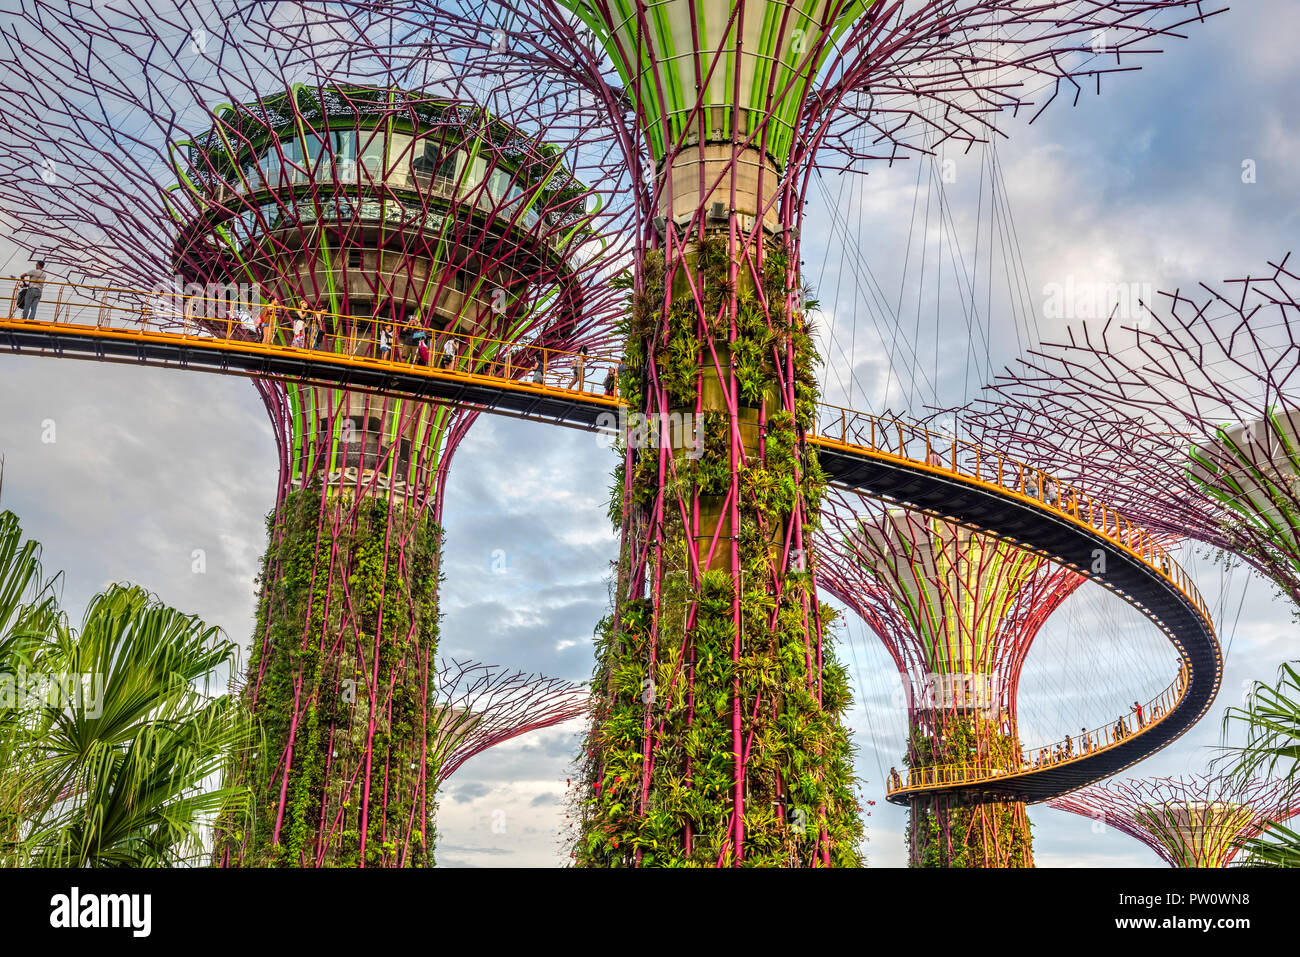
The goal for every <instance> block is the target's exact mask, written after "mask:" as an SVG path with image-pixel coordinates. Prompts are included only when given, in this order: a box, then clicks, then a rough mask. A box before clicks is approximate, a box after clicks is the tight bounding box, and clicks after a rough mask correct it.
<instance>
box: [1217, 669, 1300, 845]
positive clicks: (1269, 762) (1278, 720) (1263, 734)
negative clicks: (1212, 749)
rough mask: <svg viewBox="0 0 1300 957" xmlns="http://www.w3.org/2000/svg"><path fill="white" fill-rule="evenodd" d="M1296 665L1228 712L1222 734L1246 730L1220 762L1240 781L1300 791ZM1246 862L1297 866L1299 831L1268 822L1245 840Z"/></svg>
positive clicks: (1299, 704)
mask: <svg viewBox="0 0 1300 957" xmlns="http://www.w3.org/2000/svg"><path fill="white" fill-rule="evenodd" d="M1298 666H1300V662H1289V663H1287V664H1283V665H1282V667H1281V668H1279V669H1278V676H1277V681H1276V683H1274V684H1271V685H1270V684H1267V683H1265V682H1263V681H1257V682H1255V684H1254V686H1253V688H1252V689H1251V692H1250V695H1249V697H1248V699H1247V702H1246V704H1245V706H1244V707H1240V708H1229V709H1228V710H1227V713H1226V714H1225V715H1224V730H1225V732H1226V731H1228V730H1229V729H1231V728H1234V727H1237V728H1241V729H1243V730H1244V731H1245V735H1246V741H1245V743H1244V744H1242V745H1240V746H1237V747H1231V748H1228V749H1226V752H1227V753H1226V754H1224V755H1223V756H1222V757H1221V758H1220V759H1219V763H1221V764H1226V765H1227V770H1228V771H1229V773H1231V774H1232V775H1233V776H1234V777H1236V778H1239V779H1240V780H1242V781H1249V780H1251V779H1253V778H1259V777H1281V778H1285V779H1286V780H1287V781H1288V782H1290V783H1292V784H1293V785H1294V786H1295V788H1296V790H1297V791H1300V671H1298V670H1297V667H1298ZM1243 847H1244V848H1245V850H1247V851H1249V852H1250V856H1249V858H1248V859H1247V860H1246V861H1245V863H1246V864H1248V865H1254V866H1257V867H1300V832H1298V831H1297V830H1296V829H1295V828H1293V827H1288V826H1287V825H1286V824H1285V823H1283V822H1282V821H1271V822H1268V825H1267V828H1266V830H1265V833H1264V834H1263V835H1262V836H1261V837H1257V838H1253V839H1250V840H1247V841H1246V842H1245V843H1244V844H1243Z"/></svg>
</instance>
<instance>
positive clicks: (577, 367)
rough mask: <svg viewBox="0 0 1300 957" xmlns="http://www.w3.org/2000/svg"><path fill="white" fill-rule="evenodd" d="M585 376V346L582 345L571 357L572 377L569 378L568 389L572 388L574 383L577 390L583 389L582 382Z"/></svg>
mask: <svg viewBox="0 0 1300 957" xmlns="http://www.w3.org/2000/svg"><path fill="white" fill-rule="evenodd" d="M586 378H587V347H586V346H583V347H582V348H581V349H579V350H578V354H577V355H576V356H575V357H574V359H573V378H571V379H570V380H569V389H570V390H572V389H573V387H574V386H575V385H576V386H577V387H578V391H579V392H581V391H582V390H583V384H584V382H585V381H586Z"/></svg>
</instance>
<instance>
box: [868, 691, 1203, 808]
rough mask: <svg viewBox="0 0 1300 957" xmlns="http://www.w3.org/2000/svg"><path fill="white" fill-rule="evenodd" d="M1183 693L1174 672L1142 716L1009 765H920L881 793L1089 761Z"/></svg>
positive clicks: (1164, 712) (1031, 752)
mask: <svg viewBox="0 0 1300 957" xmlns="http://www.w3.org/2000/svg"><path fill="white" fill-rule="evenodd" d="M1186 692H1187V676H1186V673H1185V672H1181V671H1180V672H1179V675H1178V679H1177V680H1176V681H1174V683H1173V684H1171V685H1170V686H1169V687H1168V688H1166V689H1165V690H1164V691H1162V692H1160V694H1158V695H1156V696H1155V697H1154V698H1152V699H1151V700H1150V701H1148V702H1147V703H1146V704H1145V705H1143V708H1142V718H1141V720H1139V719H1138V717H1137V714H1136V713H1135V712H1129V713H1127V714H1125V715H1123V716H1122V717H1120V718H1117V719H1116V720H1115V721H1114V722H1113V723H1112V724H1108V725H1103V726H1101V727H1099V728H1094V729H1093V730H1091V731H1085V732H1083V733H1082V734H1077V735H1070V736H1067V737H1064V738H1062V739H1061V740H1059V741H1055V742H1053V743H1052V744H1050V745H1047V746H1045V747H1041V748H1037V749H1033V748H1026V749H1025V750H1024V751H1023V752H1022V753H1021V754H1020V755H1019V756H1018V757H1019V761H1018V763H1017V764H1015V765H1014V766H1011V767H993V766H991V765H988V764H982V763H980V762H979V761H978V760H977V761H975V762H973V763H968V764H961V765H943V764H936V765H923V766H920V767H914V768H908V769H907V771H906V776H904V775H899V774H895V775H894V777H893V778H892V779H891V780H890V781H889V782H888V786H887V790H886V793H887V794H888V795H889V796H890V797H894V796H896V795H902V796H904V797H906V796H907V795H908V794H909V793H914V792H923V791H933V790H934V789H935V788H941V787H952V788H958V787H975V786H978V785H980V784H985V783H989V782H993V781H997V780H999V779H1002V778H1006V777H1009V776H1011V775H1017V774H1029V773H1033V772H1035V771H1043V770H1045V769H1047V768H1051V767H1061V766H1064V765H1068V764H1071V763H1075V762H1078V761H1081V760H1083V759H1084V758H1090V757H1094V756H1096V755H1098V754H1101V753H1102V752H1104V751H1109V750H1111V749H1113V748H1115V747H1116V746H1118V745H1120V744H1122V743H1124V742H1125V741H1128V740H1131V739H1132V737H1133V735H1135V734H1140V733H1143V732H1145V731H1149V730H1151V729H1153V728H1154V727H1155V726H1156V725H1158V724H1159V723H1160V722H1162V721H1164V720H1165V719H1166V718H1167V717H1169V714H1170V713H1171V712H1172V711H1173V709H1174V707H1175V706H1176V705H1177V704H1178V702H1179V701H1180V700H1181V699H1182V697H1183V695H1184V694H1185V693H1186Z"/></svg>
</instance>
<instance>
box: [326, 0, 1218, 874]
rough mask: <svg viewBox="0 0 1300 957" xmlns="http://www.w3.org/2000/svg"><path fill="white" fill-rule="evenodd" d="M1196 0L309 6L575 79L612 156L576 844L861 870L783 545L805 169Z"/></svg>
mask: <svg viewBox="0 0 1300 957" xmlns="http://www.w3.org/2000/svg"><path fill="white" fill-rule="evenodd" d="M1207 13H1208V11H1205V10H1204V9H1203V7H1202V6H1201V5H1200V4H1196V3H1190V2H1188V3H1184V2H1123V0H1106V2H1096V3H1085V4H1079V3H1075V2H1060V3H1050V2H1049V3H1042V2H993V0H971V2H952V0H942V2H928V3H903V2H888V0H882V2H877V3H865V2H847V0H846V2H837V0H817V2H810V3H793V2H755V3H744V4H732V3H729V2H722V0H667V2H663V3H657V4H653V5H641V4H630V3H622V2H615V0H611V2H597V0H591V2H586V0H571V2H544V3H527V4H523V3H511V2H487V3H482V4H478V3H475V4H456V3H418V2H417V3H414V4H411V5H410V6H409V7H404V8H403V9H402V10H399V11H394V10H392V9H389V8H383V9H380V10H378V11H376V9H375V7H374V5H372V4H369V3H362V2H356V3H343V4H340V5H338V6H336V7H334V8H333V12H332V13H331V14H327V16H326V19H329V17H330V16H333V17H336V18H337V21H338V24H339V26H336V29H337V30H338V31H339V32H340V33H341V32H343V30H345V29H348V28H350V24H351V23H353V22H355V21H358V20H360V21H364V22H366V23H367V24H368V28H367V29H366V31H365V33H366V34H367V36H368V37H371V38H372V39H371V42H372V43H374V44H376V45H377V46H378V47H380V48H382V47H383V45H384V43H389V44H393V43H398V44H403V43H405V44H420V43H423V42H426V40H427V37H428V36H429V35H430V34H436V35H439V36H455V37H456V40H457V43H459V44H461V45H463V46H464V47H465V48H466V49H470V50H475V49H476V50H477V54H474V55H470V56H468V57H467V60H468V61H469V62H471V63H473V64H475V65H477V66H478V68H479V69H480V70H481V71H482V75H483V76H485V77H491V78H493V81H494V82H499V83H500V84H502V85H503V86H511V85H513V84H514V83H520V84H527V85H529V86H530V87H531V86H532V85H536V84H539V83H543V82H551V83H553V84H554V85H555V86H557V87H559V88H565V87H572V88H576V89H578V90H580V91H582V93H583V95H584V96H585V97H586V98H587V101H588V102H590V103H592V104H593V105H594V106H595V107H596V108H597V109H602V110H604V111H605V113H606V117H605V120H604V123H603V124H602V128H608V129H611V130H613V131H614V138H615V141H616V142H617V143H618V145H619V147H620V149H621V150H622V151H623V153H624V157H625V161H626V163H627V166H628V168H629V169H630V170H631V176H632V179H631V185H632V194H633V195H634V196H635V198H636V200H637V203H638V207H637V211H636V214H637V218H636V234H637V236H638V237H639V240H640V243H641V245H640V248H639V249H638V251H637V254H636V263H635V279H634V299H633V306H632V310H631V315H630V317H629V321H628V332H629V338H628V355H627V366H628V369H627V374H626V375H625V376H624V377H623V379H622V386H623V390H624V393H625V394H626V395H627V396H628V398H629V401H630V402H631V403H632V404H633V407H634V409H638V410H640V414H641V415H642V416H644V420H645V422H646V423H650V424H653V425H655V426H656V427H655V428H647V429H643V430H629V431H628V432H627V439H628V440H627V441H626V443H625V447H624V460H623V464H622V467H621V469H620V472H619V475H618V482H619V485H620V486H621V488H622V496H621V498H622V501H621V503H620V507H619V508H617V509H616V517H617V520H618V524H619V526H620V530H621V534H622V541H623V546H622V553H621V559H620V570H619V580H618V583H617V593H616V599H615V607H614V609H613V614H612V615H611V617H610V619H609V620H608V621H607V622H606V623H605V624H604V625H603V626H602V628H601V629H600V645H599V662H598V667H597V672H596V685H597V689H596V690H597V694H598V699H597V703H596V705H595V708H596V713H595V717H594V721H593V726H592V730H591V733H590V735H589V737H588V742H587V745H586V748H585V753H584V773H583V775H582V776H581V777H580V788H581V790H580V792H579V793H578V794H577V795H576V803H577V806H578V816H579V818H580V821H581V827H580V836H579V838H578V842H577V847H576V848H575V857H576V858H577V860H578V862H579V863H580V864H598V865H624V864H626V865H639V864H668V863H693V864H702V865H723V866H725V865H740V864H787V865H805V866H807V865H818V866H827V865H831V864H853V863H855V862H856V861H857V849H856V845H857V840H858V835H859V833H860V830H859V825H858V824H857V823H856V821H857V809H856V808H855V807H854V806H853V800H852V794H851V790H850V788H849V783H850V780H851V773H850V770H849V767H848V745H847V740H846V736H845V734H844V731H843V729H842V728H841V727H840V721H839V719H840V714H841V712H842V710H843V708H844V707H845V705H846V704H847V682H846V679H845V677H844V674H843V670H842V669H841V668H840V667H839V666H838V665H837V664H835V660H834V655H833V653H832V650H831V645H830V641H829V636H828V635H827V634H825V632H824V627H823V625H824V622H825V618H824V612H823V609H822V606H821V604H820V602H819V601H818V599H817V592H816V585H815V582H814V581H813V580H812V578H811V575H810V569H809V567H808V565H807V563H806V561H805V558H804V555H805V554H806V550H807V549H808V548H809V547H810V545H811V541H810V540H809V535H810V533H811V531H812V528H813V527H814V526H815V525H816V523H817V516H818V511H819V502H820V498H821V494H822V486H823V484H824V481H823V477H822V475H821V474H820V471H819V469H818V467H817V465H816V462H815V459H814V457H812V456H809V455H808V454H807V452H806V449H805V444H804V435H805V433H806V431H807V430H808V429H809V428H810V426H811V424H812V423H811V417H812V415H813V405H814V403H815V401H816V396H817V388H816V381H815V378H814V375H813V363H814V346H813V342H812V339H811V336H810V334H809V333H810V330H809V329H808V327H807V325H806V322H805V318H804V310H805V304H806V297H805V295H804V290H803V289H802V284H801V280H800V276H799V238H798V237H799V230H800V228H801V226H802V225H803V224H802V208H803V205H804V199H805V195H806V191H807V188H808V185H809V183H810V181H811V178H812V177H813V176H815V175H816V174H817V173H818V172H819V171H823V170H829V169H849V168H855V167H857V166H859V165H860V164H862V163H865V162H869V161H871V160H875V159H884V160H893V159H898V158H901V157H904V156H908V155H919V154H921V153H925V152H928V151H931V150H933V149H934V148H936V147H937V146H938V145H939V144H941V143H950V144H951V143H962V142H965V143H972V142H978V141H980V140H982V139H984V138H986V137H988V136H990V135H992V132H991V131H992V129H993V127H992V125H991V120H992V119H993V118H994V116H995V115H996V114H999V113H1002V112H1010V111H1018V110H1020V109H1022V108H1025V109H1029V108H1030V106H1031V104H1033V108H1035V109H1037V108H1039V107H1041V106H1042V105H1045V104H1046V103H1047V102H1050V100H1051V99H1052V98H1054V97H1055V95H1056V94H1057V93H1058V92H1059V91H1060V90H1061V89H1062V88H1064V89H1067V90H1071V91H1072V92H1074V93H1077V92H1078V91H1079V90H1080V89H1081V84H1082V83H1084V82H1087V83H1089V84H1090V85H1091V84H1094V83H1096V84H1099V83H1100V78H1101V76H1102V75H1103V74H1105V73H1109V72H1113V71H1117V70H1126V69H1130V68H1132V67H1131V66H1130V62H1129V58H1130V55H1132V54H1138V53H1142V52H1150V48H1149V47H1147V46H1146V45H1145V44H1146V42H1147V41H1149V40H1151V39H1152V38H1155V37H1157V36H1160V37H1163V36H1173V35H1176V34H1177V30H1178V28H1179V27H1180V26H1182V25H1184V24H1185V23H1187V22H1189V21H1191V20H1198V19H1201V18H1202V17H1203V15H1205V14H1207ZM345 24H346V25H345ZM403 28H406V29H403ZM375 38H377V39H375ZM385 38H387V39H385ZM539 38H540V40H539ZM317 43H318V44H319V47H320V48H321V49H327V50H329V49H335V46H334V45H332V41H331V40H330V39H328V38H327V39H325V40H323V41H322V40H319V39H318V40H317ZM340 55H344V54H340ZM682 416H687V417H688V418H687V422H688V423H689V425H688V427H687V428H685V429H682V428H680V426H681V425H682ZM674 424H677V425H678V426H679V428H678V429H677V431H676V434H674V428H673V425H674ZM683 432H685V433H686V435H685V436H683V434H682V433H683ZM796 755H799V756H801V757H800V758H799V759H798V760H796V758H795V756H796ZM808 761H811V762H812V764H811V765H809V764H808V763H807V762H808Z"/></svg>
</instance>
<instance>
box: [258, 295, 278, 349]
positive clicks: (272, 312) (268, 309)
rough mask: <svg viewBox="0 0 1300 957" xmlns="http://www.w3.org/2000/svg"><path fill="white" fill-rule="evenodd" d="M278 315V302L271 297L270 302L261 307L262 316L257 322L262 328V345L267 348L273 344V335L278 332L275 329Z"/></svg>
mask: <svg viewBox="0 0 1300 957" xmlns="http://www.w3.org/2000/svg"><path fill="white" fill-rule="evenodd" d="M279 314H280V300H279V299H276V298H275V297H272V298H271V301H270V302H268V303H267V304H266V305H265V306H263V307H262V315H261V316H259V317H258V322H259V323H260V324H261V326H262V345H264V346H269V345H271V344H273V343H274V342H275V334H276V332H278V331H279V330H278V329H277V328H276V327H277V326H278V325H279V322H280V315H279Z"/></svg>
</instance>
